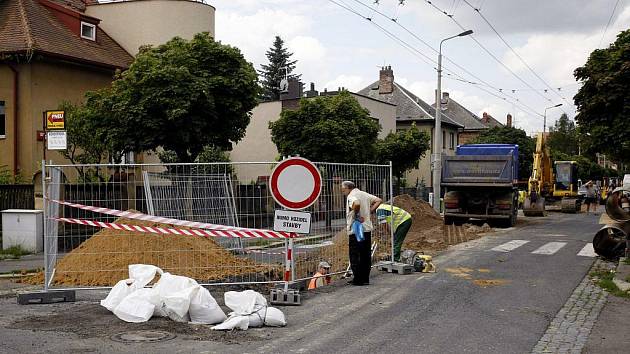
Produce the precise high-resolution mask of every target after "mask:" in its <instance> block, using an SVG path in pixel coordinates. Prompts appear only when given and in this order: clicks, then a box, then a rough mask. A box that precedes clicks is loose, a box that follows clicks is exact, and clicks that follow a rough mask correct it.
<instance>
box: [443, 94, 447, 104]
mask: <svg viewBox="0 0 630 354" xmlns="http://www.w3.org/2000/svg"><path fill="white" fill-rule="evenodd" d="M446 103H448V92H442V104H446Z"/></svg>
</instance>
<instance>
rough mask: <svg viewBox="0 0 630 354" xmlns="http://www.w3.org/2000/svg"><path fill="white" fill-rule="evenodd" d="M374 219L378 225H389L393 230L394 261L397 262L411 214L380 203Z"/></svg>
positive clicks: (409, 226)
mask: <svg viewBox="0 0 630 354" xmlns="http://www.w3.org/2000/svg"><path fill="white" fill-rule="evenodd" d="M392 214H393V217H392ZM376 218H377V219H378V223H379V224H381V225H384V226H386V225H391V226H390V227H392V228H393V229H394V261H395V262H399V261H400V250H401V248H402V245H403V242H404V241H405V237H407V232H409V229H410V228H411V223H412V221H411V214H409V213H408V212H407V211H405V210H403V209H401V208H398V207H395V206H392V205H389V204H385V203H382V204H381V205H379V206H378V208H376Z"/></svg>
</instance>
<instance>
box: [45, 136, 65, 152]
mask: <svg viewBox="0 0 630 354" xmlns="http://www.w3.org/2000/svg"><path fill="white" fill-rule="evenodd" d="M46 142H47V145H48V150H65V149H67V148H68V146H67V145H68V136H67V135H66V132H65V131H52V132H47V136H46Z"/></svg>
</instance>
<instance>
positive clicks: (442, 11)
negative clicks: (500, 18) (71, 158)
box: [424, 0, 552, 102]
mask: <svg viewBox="0 0 630 354" xmlns="http://www.w3.org/2000/svg"><path fill="white" fill-rule="evenodd" d="M424 1H425V2H426V3H427V4H429V5H430V6H431V7H433V8H434V9H435V10H437V11H439V12H441V13H442V14H444V15H446V16H447V17H448V18H450V19H451V20H452V21H453V22H454V23H455V24H456V25H457V26H458V27H459V28H460V29H461V30H462V31H465V30H466V28H465V27H464V26H463V25H462V24H461V23H460V22H459V21H457V19H455V17H454V16H449V14H448V13H447V12H446V11H444V10H442V9H441V8H439V7H438V6H437V5H435V4H433V2H432V1H430V0H424ZM467 37H470V38H471V39H472V40H473V41H474V42H475V43H476V44H477V45H478V46H479V47H480V48H481V49H483V51H485V52H486V53H487V54H488V55H489V56H490V57H491V58H492V59H494V61H496V62H497V63H499V64H500V65H501V66H502V67H503V68H505V69H506V70H507V71H508V72H510V73H511V74H512V76H514V77H515V78H516V79H518V80H519V81H520V82H522V83H523V84H524V85H525V86H527V87H528V88H529V89H531V90H532V92H535V93H537V94H538V95H539V96H540V97H541V98H542V99H544V100H545V101H548V102H552V100H551V99H550V98H549V97H545V95H543V94H541V93H540V92H539V91H536V90H535V88H534V87H533V86H532V85H530V84H529V83H528V82H527V81H525V80H524V79H523V78H521V77H520V76H519V75H518V74H516V73H515V72H514V71H513V70H512V69H511V68H510V67H508V66H507V65H506V64H505V63H503V61H501V60H500V59H499V58H497V57H496V56H495V55H494V54H493V53H492V52H491V51H490V50H489V49H488V48H486V46H484V45H483V44H482V43H481V42H479V41H478V40H477V38H475V37H474V36H473V35H469V36H467Z"/></svg>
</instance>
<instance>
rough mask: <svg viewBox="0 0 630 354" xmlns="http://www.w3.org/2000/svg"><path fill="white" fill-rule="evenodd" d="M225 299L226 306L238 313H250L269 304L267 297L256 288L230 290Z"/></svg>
mask: <svg viewBox="0 0 630 354" xmlns="http://www.w3.org/2000/svg"><path fill="white" fill-rule="evenodd" d="M224 299H225V306H227V307H229V308H230V309H231V310H232V311H234V313H235V314H237V315H250V314H252V313H254V312H256V311H258V310H260V309H261V308H263V307H265V306H267V299H265V297H264V296H262V294H260V293H258V292H256V291H254V290H245V291H228V292H226V293H225V294H224Z"/></svg>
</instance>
